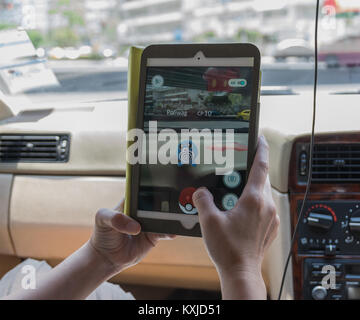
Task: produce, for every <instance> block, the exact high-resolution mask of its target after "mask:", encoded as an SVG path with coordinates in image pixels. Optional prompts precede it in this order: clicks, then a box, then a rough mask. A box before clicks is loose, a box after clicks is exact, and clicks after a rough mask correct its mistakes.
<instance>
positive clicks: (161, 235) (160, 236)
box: [148, 232, 176, 240]
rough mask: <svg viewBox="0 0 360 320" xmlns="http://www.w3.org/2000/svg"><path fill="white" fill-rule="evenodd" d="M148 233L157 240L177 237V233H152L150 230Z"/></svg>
mask: <svg viewBox="0 0 360 320" xmlns="http://www.w3.org/2000/svg"><path fill="white" fill-rule="evenodd" d="M148 234H149V235H151V237H152V238H153V239H156V240H172V239H175V238H176V235H175V234H166V233H150V232H148Z"/></svg>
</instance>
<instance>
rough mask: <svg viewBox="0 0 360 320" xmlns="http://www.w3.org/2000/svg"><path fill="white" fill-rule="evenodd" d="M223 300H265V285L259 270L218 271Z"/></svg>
mask: <svg viewBox="0 0 360 320" xmlns="http://www.w3.org/2000/svg"><path fill="white" fill-rule="evenodd" d="M219 275H220V284H221V292H222V298H223V299H224V300H265V299H266V287H265V283H264V280H263V278H262V276H261V272H256V273H254V272H246V271H242V272H234V273H227V272H219Z"/></svg>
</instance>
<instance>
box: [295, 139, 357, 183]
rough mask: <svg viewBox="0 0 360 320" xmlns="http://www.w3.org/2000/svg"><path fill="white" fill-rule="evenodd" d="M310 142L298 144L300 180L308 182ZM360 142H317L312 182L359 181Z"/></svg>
mask: <svg viewBox="0 0 360 320" xmlns="http://www.w3.org/2000/svg"><path fill="white" fill-rule="evenodd" d="M308 156H309V144H303V145H301V147H300V145H299V146H298V151H297V161H298V166H297V168H298V181H299V182H306V179H307V178H306V177H307V174H308V168H307V166H308V161H309V160H308ZM359 182H360V143H353V144H332V143H331V144H330V143H328V144H315V146H314V154H313V161H312V179H311V183H312V184H316V183H359Z"/></svg>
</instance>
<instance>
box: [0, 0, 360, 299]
mask: <svg viewBox="0 0 360 320" xmlns="http://www.w3.org/2000/svg"><path fill="white" fill-rule="evenodd" d="M3 2H4V3H7V4H8V3H13V2H12V1H0V4H2V3H3ZM115 2H116V1H115ZM142 2H144V1H142V0H136V1H124V3H125V4H127V6H125V7H124V8H125V9H124V10H127V12H132V11H131V10H132V9H131V8H132V7H131V6H134V8H135V5H138V7H136V8H138V9H136V10H138V11H139V10H140V9H139V8H140V7H141V4H142ZM180 2H181V1H180ZM249 2H252V1H249ZM254 2H255V1H254ZM325 2H326V1H325ZM14 3H15V2H14ZM173 3H177V1H173ZM231 3H242V1H239V2H237V1H229V2H227V4H225V5H226V6H229V8H231V7H230V4H231ZM244 3H245V2H244ZM147 5H150V4H147ZM309 8H312V9H313V11H311V10H310V11H309V12H310V14H311V18H309V20H310V22H311V23H312V24H309V25H310V26H313V23H314V5H313V4H312V5H311V6H310V7H309ZM285 9H286V10H290V9H291V5H289V4H287V5H285V6H283V7H282V8H281V9H276V8H274V9H273V10H274V12H275V13H278V11H279V10H285ZM359 9H360V7H359V6H358V7H357V10H358V11H356V12H359ZM169 10H170V9H169ZM229 10H230V9H229ZM244 10H245V9H244ZM337 10H340V9H337ZM348 10H350V9H348ZM133 11H134V15H135V9H133ZM136 12H137V11H136ZM149 12H151V14H154V11H151V10H150V11H149ZM256 12H257V11H256ZM266 12H270V11H266ZM281 12H283V11H281ZM307 12H308V11H307ZM149 14H150V13H149ZM323 14H324V13H323ZM229 17H231V14H230V13H229ZM352 17H353V19H354V22H353V25H355V26H357V25H360V22H359V21H360V19H359V18H360V16H359V14H354V15H353V16H352ZM275 18H276V19H279V18H278V16H277V15H276V16H275ZM275 18H274V19H275ZM129 19H130V18H129ZM229 19H230V18H229ZM337 19H341V18H337ZM349 19H350V18H349ZM274 21H275V20H274ZM356 23H358V24H356ZM120 29H121V28H120ZM354 29H356V28H355V27H354ZM121 30H122V29H121ZM121 30H120V31H121ZM357 30H359V29H357ZM129 32H130V31H129ZM134 34H135V33H134ZM134 34H133V35H132V38H131V39H135V38H134V37H135V35H134ZM358 34H359V33H358ZM342 37H343V36H342ZM248 39H250V40H249V41H251V37H250V38H248ZM205 40H207V39H205ZM129 41H130V40H129ZM332 41H333V40H332ZM1 42H2V38H1V33H0V43H1ZM139 42H140V41H139ZM169 42H170V41H169ZM141 43H143V42H141ZM0 50H1V47H0ZM357 50H358V51H357V57H359V55H360V47H358V48H357ZM291 52H292V53H291V54H292V55H296V50H295V51H291ZM294 52H295V53H294ZM295 58H298V60H296V61H295V62H294V59H295ZM295 58H294V57H289V61H290V62H284V61H283V60H282V61H280V62H279V61H275V60H274V62H271V63H270V64H269V63H268V62H267V61H266V58H264V59H263V62H262V72H263V78H262V91H261V97H260V119H259V131H260V133H261V134H263V135H264V136H265V137H266V140H267V142H268V144H269V152H270V162H269V177H270V182H271V188H272V196H273V199H274V202H275V205H276V209H277V213H278V215H279V217H280V221H281V223H280V228H279V232H278V235H277V238H276V239H275V241H274V242H273V243H272V245H271V247H270V248H269V250H268V251H267V253H266V257H265V259H264V263H263V266H262V273H263V277H264V279H265V283H266V287H267V293H268V298H269V299H274V300H275V299H277V298H278V294H279V290H280V285H281V280H282V276H283V271H284V266H285V262H286V259H287V255H288V253H289V251H290V249H291V248H290V244H291V238H292V234H293V231H294V229H295V226H296V222H297V219H298V216H299V212H300V207H301V204H302V200H303V198H304V193H305V189H306V181H307V177H308V173H309V168H310V166H312V176H311V187H310V192H309V194H308V197H307V199H306V201H305V204H304V212H303V216H302V219H301V220H300V222H299V228H298V230H297V234H296V236H295V243H294V248H293V251H292V255H291V257H292V259H291V261H290V264H289V267H288V270H287V274H286V278H285V283H284V288H283V293H282V299H287V300H294V299H317V300H319V299H334V300H337V299H360V280H359V279H360V208H359V206H360V188H359V181H360V132H359V121H358V119H359V118H358V115H359V113H360V109H359V97H360V96H359V92H360V91H359V90H358V89H359V88H360V68H359V67H358V66H353V65H351V66H336V67H334V66H332V65H331V66H327V65H326V62H320V65H319V88H318V92H317V105H316V125H315V141H314V149H313V159H312V160H313V161H312V163H310V162H309V154H310V146H309V145H310V137H311V124H312V117H313V73H314V65H313V62H314V61H312V60H310V61H305V62H304V61H302V60H301V57H295ZM48 59H49V61H50V63H52V64H53V70H54V72H55V74H56V76H57V77H58V79H59V82H60V85H61V87H60V88H58V87H55V88H50V89H49V90H43V89H40V90H38V89H35V90H30V91H26V90H25V91H22V92H20V93H11V92H10V91H8V90H6V86H5V85H4V84H3V83H1V82H0V90H1V92H2V93H1V95H0V254H1V255H0V278H1V277H2V276H3V275H4V274H5V273H6V272H8V271H9V270H11V269H12V268H13V267H15V266H16V265H18V264H19V263H21V262H22V261H23V260H24V259H26V258H29V257H31V258H34V259H38V260H45V261H47V262H48V263H49V264H50V265H51V266H55V265H57V264H58V263H60V262H61V261H62V260H64V259H65V258H66V257H67V256H69V255H70V254H71V253H72V252H74V251H75V250H77V249H78V248H79V247H81V246H82V245H83V244H84V243H85V242H86V241H87V240H88V239H89V237H90V235H91V233H92V229H93V225H94V218H95V214H96V211H97V210H98V209H99V208H113V207H115V205H116V204H117V203H118V202H119V201H120V199H121V198H122V197H124V193H125V181H126V175H125V173H126V172H125V171H126V132H127V120H128V114H127V113H128V108H127V107H128V105H127V95H126V66H125V67H121V68H122V69H121V68H120V67H118V66H115V67H114V66H113V65H109V66H105V67H102V66H97V65H94V66H92V65H90V66H88V65H86V66H84V67H82V66H80V64H79V65H78V66H77V67H76V68H78V69H77V71H74V70H71V69H72V66H71V65H70V64H69V63H70V62H71V63H73V64H75V63H76V62H77V61H76V60H71V59H65V60H64V61H62V60H61V59H58V60H56V59H53V62H51V58H50V56H49V58H48ZM110 59H112V60H115V58H114V57H111V58H110ZM62 63H63V64H62ZM67 64H69V66H68V65H67ZM59 70H60V71H59ZM69 70H70V71H69ZM99 75H100V76H101V80H94V82H92V79H96V77H98V76H99ZM69 83H70V84H69ZM80 83H81V85H84V87H86V86H88V87H87V88H85V89H80V90H76V89H72V88H75V86H76V85H79V86H80ZM106 85H109V88H106ZM67 86H68V87H67ZM92 86H94V87H97V86H98V87H101V86H102V87H105V89H104V90H103V91H102V92H100V89H99V91H97V89H93V88H92ZM120 86H122V89H121V88H120ZM19 147H20V148H19ZM44 147H46V148H45V149H44ZM45 150H46V151H45ZM329 263H330V264H331V265H334V266H335V268H336V280H337V281H336V288H335V289H331V290H327V291H326V290H325V291H326V292H325V295H323V293H324V292H323V288H322V287H321V279H322V276H323V274H322V267H323V266H324V265H326V264H329ZM110 281H111V282H112V283H116V284H120V286H121V287H122V288H124V289H125V290H127V291H131V292H133V295H134V296H135V298H137V299H184V298H185V299H220V298H221V293H220V284H219V278H218V275H217V272H216V269H215V267H214V265H213V263H212V261H211V260H210V258H209V257H208V254H207V252H206V249H205V247H204V244H203V241H202V239H201V238H194V237H184V236H178V237H177V238H176V239H174V240H172V241H160V243H159V244H158V245H157V246H156V247H155V248H154V249H153V250H152V251H151V252H150V253H149V255H147V256H146V257H145V258H144V259H143V260H142V261H141V262H140V263H139V264H138V265H136V266H134V267H132V268H129V269H126V270H125V271H123V272H121V273H120V274H118V275H116V276H115V277H113V278H112V279H110Z"/></svg>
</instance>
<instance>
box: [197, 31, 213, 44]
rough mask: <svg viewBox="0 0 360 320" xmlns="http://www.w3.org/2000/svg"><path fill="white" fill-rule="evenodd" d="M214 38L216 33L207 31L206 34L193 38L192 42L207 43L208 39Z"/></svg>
mask: <svg viewBox="0 0 360 320" xmlns="http://www.w3.org/2000/svg"><path fill="white" fill-rule="evenodd" d="M215 37H216V33H215V32H214V31H211V30H209V31H206V32H204V33H202V34H200V35H198V36H196V37H194V39H193V40H194V41H196V42H201V41H207V40H209V39H213V38H215Z"/></svg>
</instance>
